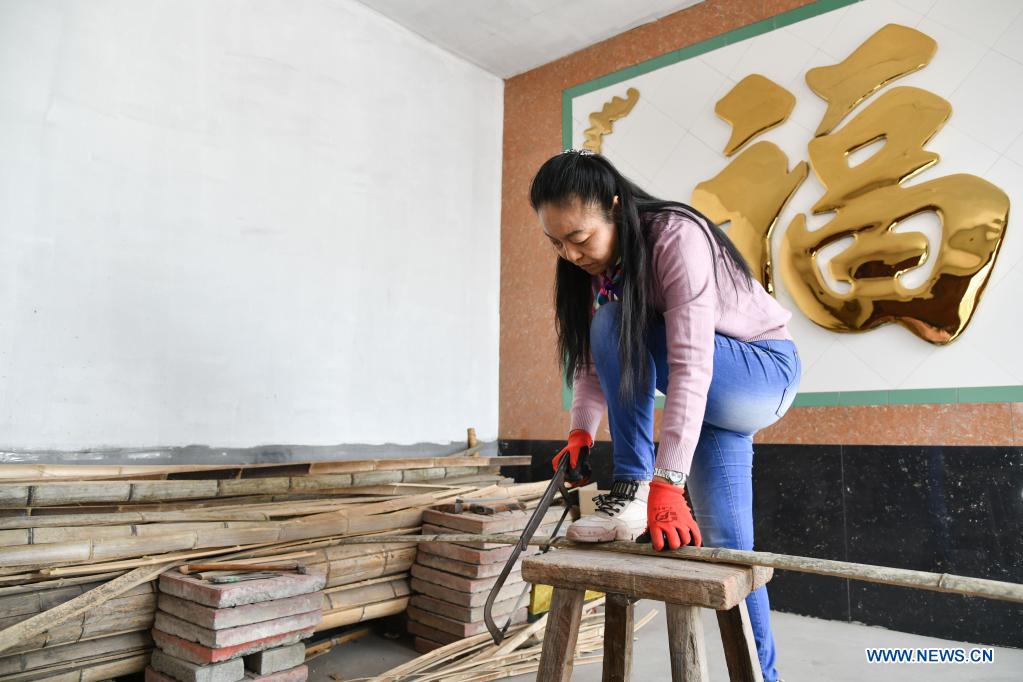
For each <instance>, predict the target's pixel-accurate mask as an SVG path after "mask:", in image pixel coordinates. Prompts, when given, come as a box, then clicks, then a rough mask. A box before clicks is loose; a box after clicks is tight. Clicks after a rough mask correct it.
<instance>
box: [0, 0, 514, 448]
mask: <svg viewBox="0 0 1023 682" xmlns="http://www.w3.org/2000/svg"><path fill="white" fill-rule="evenodd" d="M502 97H503V84H502V82H501V81H500V80H499V79H498V78H496V77H494V76H492V75H490V74H487V73H486V72H484V71H482V70H481V69H479V68H477V67H475V66H472V65H469V64H468V63H466V62H463V61H461V60H459V59H457V58H455V57H453V56H451V55H449V54H447V53H445V52H443V51H441V50H440V49H438V48H436V47H434V46H432V45H430V44H429V43H427V42H425V41H424V40H422V39H421V38H419V37H418V36H415V35H413V34H412V33H410V32H408V31H407V30H405V29H403V28H400V27H399V26H397V25H396V24H393V23H392V22H390V21H389V20H387V19H384V18H383V17H381V16H379V15H377V14H375V13H373V12H372V11H370V10H368V9H366V8H365V7H363V6H361V5H359V4H356V3H354V2H350V1H348V0H276V1H274V0H166V1H160V0H50V1H47V0H0V403H2V404H0V447H2V448H7V449H18V448H33V449H36V448H64V449H78V448H89V447H102V446H115V447H117V446H147V445H182V444H188V443H203V444H210V445H223V446H225V447H226V446H242V447H243V446H253V445H259V444H263V443H301V444H310V445H314V444H333V443H384V442H392V443H413V442H445V443H446V442H450V441H455V440H461V439H464V437H465V428H466V427H467V426H475V427H476V428H477V431H478V432H479V436H480V438H481V439H484V440H487V439H494V438H496V436H497V377H498V374H497V362H498V286H499V281H498V272H499V239H500V223H499V220H500V215H499V211H500V203H499V202H500V158H501V148H500V145H501V126H502Z"/></svg>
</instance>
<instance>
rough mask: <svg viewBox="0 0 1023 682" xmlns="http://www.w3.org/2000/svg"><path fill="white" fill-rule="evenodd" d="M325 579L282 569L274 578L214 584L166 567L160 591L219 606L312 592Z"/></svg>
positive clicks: (321, 585) (318, 588)
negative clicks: (166, 570) (167, 569)
mask: <svg viewBox="0 0 1023 682" xmlns="http://www.w3.org/2000/svg"><path fill="white" fill-rule="evenodd" d="M325 583H326V578H325V577H324V576H322V575H301V574H299V573H282V574H281V575H279V576H276V577H274V578H261V579H258V580H243V581H242V582H238V583H227V584H224V585H214V584H212V583H208V582H205V581H204V580H202V579H201V578H197V577H195V576H191V575H183V574H181V573H178V572H177V571H168V572H166V573H164V574H163V575H161V576H160V592H164V593H166V594H170V595H172V596H175V597H179V598H181V599H187V600H188V601H194V602H198V603H200V604H202V605H204V606H212V607H214V608H222V607H225V606H240V605H242V604H254V603H256V602H263V601H271V600H274V599H284V598H286V597H294V596H296V595H299V594H307V593H309V592H316V591H317V590H322V589H323V586H324V584H325Z"/></svg>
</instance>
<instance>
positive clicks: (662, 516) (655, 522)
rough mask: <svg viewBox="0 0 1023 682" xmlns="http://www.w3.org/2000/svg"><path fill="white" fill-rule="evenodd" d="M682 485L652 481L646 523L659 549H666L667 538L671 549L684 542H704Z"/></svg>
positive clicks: (651, 538) (652, 540)
mask: <svg viewBox="0 0 1023 682" xmlns="http://www.w3.org/2000/svg"><path fill="white" fill-rule="evenodd" d="M682 490H683V488H682V486H678V485H673V484H671V483H661V482H660V481H656V480H655V481H651V482H650V496H649V497H648V498H647V503H646V523H647V530H648V531H649V532H650V542H652V543H653V545H654V549H655V550H657V551H658V552H659V551H661V550H662V549H664V545H665V538H667V545H668V547H669V548H670V549H678V548H679V547H681V546H682V545H695V546H696V547H699V546H700V545H701V544H703V538H702V537H700V528H699V527H698V526H697V525H696V521H695V520H694V519H693V515H692V513H691V512H690V511H689V505H688V504H686V498H685V496H684V495H683V494H682Z"/></svg>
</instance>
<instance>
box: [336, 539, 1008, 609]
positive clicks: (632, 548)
mask: <svg viewBox="0 0 1023 682" xmlns="http://www.w3.org/2000/svg"><path fill="white" fill-rule="evenodd" d="M399 539H400V541H402V542H489V543H494V544H505V545H514V544H518V543H519V542H520V541H521V538H520V537H518V536H516V535H472V534H457V533H454V534H450V535H447V534H445V535H411V536H402V537H401V538H398V537H386V536H380V537H376V538H373V540H372V541H373V542H397V541H399ZM363 542H367V540H366V539H365V538H354V537H353V538H344V539H343V540H340V541H339V543H340V544H343V545H352V544H360V543H363ZM529 544H530V545H548V544H549V545H550V546H551V547H558V548H565V549H581V550H592V551H604V552H618V553H621V554H633V555H637V556H652V557H662V558H669V559H691V560H694V561H710V562H715V563H726V564H740V565H743V566H769V567H771V568H780V569H783V570H786V571H797V572H799V573H814V574H817V575H827V576H832V577H836V578H851V579H853V580H863V581H866V582H872V583H881V584H884V585H898V586H900V587H914V588H918V589H922V590H930V591H932V592H947V593H951V594H964V595H967V596H970V597H984V598H985V599H996V600H999V601H1011V602H1017V603H1023V585H1021V584H1018V583H1009V582H1003V581H999V580H987V579H985V578H971V577H969V576H961V575H952V574H950V573H929V572H927V571H914V570H909V569H905V568H890V567H887V566H875V565H872V564H859V563H853V562H849V561H835V560H833V559H815V558H812V557H801V556H792V555H788V554H775V553H773V552H753V551H746V550H739V549H725V548H722V547H682V548H680V549H676V550H664V551H661V552H658V551H656V550H654V549H653V547H651V546H650V545H647V544H637V543H634V542H624V541H621V540H616V541H614V542H598V543H579V542H572V541H571V540H567V539H565V538H564V537H558V538H553V539H552V538H550V537H547V536H534V537H533V538H532V539H531V540H530V541H529Z"/></svg>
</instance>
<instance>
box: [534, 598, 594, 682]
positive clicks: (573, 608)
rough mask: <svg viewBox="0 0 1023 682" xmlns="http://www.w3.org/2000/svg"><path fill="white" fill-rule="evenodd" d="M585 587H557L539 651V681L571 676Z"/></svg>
mask: <svg viewBox="0 0 1023 682" xmlns="http://www.w3.org/2000/svg"><path fill="white" fill-rule="evenodd" d="M585 596H586V592H585V591H584V590H573V589H570V588H567V587H555V588H554V594H553V595H552V596H551V610H550V613H549V614H548V615H547V628H546V630H545V631H544V635H543V649H542V650H541V652H540V669H539V670H538V671H537V673H536V679H537V682H568V681H569V680H570V679H572V658H573V656H574V655H575V642H576V639H578V637H579V619H580V618H581V617H582V613H583V597H585Z"/></svg>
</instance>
